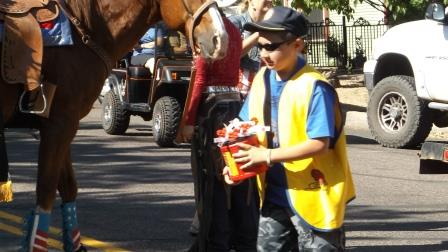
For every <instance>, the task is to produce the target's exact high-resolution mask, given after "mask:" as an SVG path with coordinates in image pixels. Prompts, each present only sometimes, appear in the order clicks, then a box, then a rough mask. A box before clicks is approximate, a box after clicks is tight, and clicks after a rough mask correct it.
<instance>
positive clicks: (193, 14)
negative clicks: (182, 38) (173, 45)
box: [182, 0, 218, 52]
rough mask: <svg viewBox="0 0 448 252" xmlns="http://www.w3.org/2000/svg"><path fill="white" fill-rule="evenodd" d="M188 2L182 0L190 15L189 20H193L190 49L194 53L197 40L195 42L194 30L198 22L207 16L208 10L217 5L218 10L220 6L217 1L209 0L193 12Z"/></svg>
mask: <svg viewBox="0 0 448 252" xmlns="http://www.w3.org/2000/svg"><path fill="white" fill-rule="evenodd" d="M187 1H188V0H182V3H183V5H184V8H185V10H186V11H187V13H188V19H191V20H192V25H191V26H190V29H188V31H187V33H188V39H189V42H190V47H191V49H192V50H193V52H196V47H195V46H194V45H195V40H194V28H195V27H196V25H197V24H198V21H199V20H200V19H201V17H202V16H203V15H204V14H205V12H207V11H208V9H209V8H210V7H211V6H212V5H215V7H216V8H218V4H217V3H216V1H215V0H207V1H205V2H204V3H202V5H201V7H199V8H198V9H197V10H196V11H193V10H192V9H191V8H190V6H188V4H187Z"/></svg>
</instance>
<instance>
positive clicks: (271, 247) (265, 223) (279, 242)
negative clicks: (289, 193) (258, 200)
mask: <svg viewBox="0 0 448 252" xmlns="http://www.w3.org/2000/svg"><path fill="white" fill-rule="evenodd" d="M293 234H294V226H293V224H292V223H291V220H290V218H289V215H288V212H287V211H286V210H285V209H284V208H282V207H279V206H275V205H272V204H269V203H265V205H264V206H263V208H262V210H261V215H260V222H259V227H258V240H257V251H259V252H265V251H266V252H275V251H285V252H286V251H292V250H293V247H294V246H293V244H292V242H291V236H292V235H293Z"/></svg>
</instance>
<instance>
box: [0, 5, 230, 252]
mask: <svg viewBox="0 0 448 252" xmlns="http://www.w3.org/2000/svg"><path fill="white" fill-rule="evenodd" d="M204 2H205V0H126V1H123V0H98V1H92V0H66V6H67V9H68V10H69V11H70V12H71V13H72V14H73V16H74V17H77V18H78V19H79V20H80V21H81V24H82V25H83V26H84V28H85V32H86V33H88V34H89V35H90V40H91V41H94V42H95V43H96V45H98V47H101V48H102V49H103V50H102V51H103V52H105V53H106V54H107V55H108V57H103V58H102V57H99V55H98V53H97V52H96V51H95V50H92V48H89V47H88V46H86V45H85V44H84V43H83V39H82V38H81V35H80V34H79V33H77V32H76V31H77V30H76V29H72V30H73V34H74V35H75V38H74V40H75V42H74V45H73V46H70V47H61V48H54V47H51V48H45V49H44V58H43V63H42V76H44V81H48V82H50V83H54V84H56V85H57V90H56V93H55V96H54V99H53V104H52V107H51V112H50V116H49V118H48V119H45V118H40V117H36V116H33V115H29V117H31V118H33V120H34V121H37V128H38V129H39V130H40V136H41V140H40V146H39V161H38V180H37V188H36V196H37V202H36V209H35V211H33V212H32V214H31V217H30V218H29V220H30V222H29V228H28V230H27V235H26V244H25V245H24V251H33V247H34V249H36V247H39V246H38V245H36V244H38V243H39V244H40V245H42V239H43V241H44V243H43V245H42V246H41V247H42V250H43V251H45V250H46V249H47V245H46V239H45V235H43V236H42V232H43V233H45V232H48V225H49V224H48V219H49V218H48V217H49V215H50V213H51V210H52V208H53V202H54V200H55V198H56V193H57V192H59V195H60V197H61V198H62V201H63V205H62V212H63V222H64V227H63V229H64V233H63V238H64V250H65V251H81V250H82V249H84V248H83V247H82V246H81V245H80V242H79V230H78V229H77V222H76V208H75V204H74V202H75V200H76V196H77V184H76V180H75V174H74V171H73V168H72V160H71V148H70V145H71V142H72V140H73V138H74V137H75V135H76V132H77V129H78V127H79V121H80V120H81V119H82V118H83V117H84V116H86V115H87V114H88V113H89V111H90V110H91V108H92V105H93V103H94V102H95V100H96V98H97V96H98V94H99V93H100V90H101V87H102V85H103V83H104V80H105V79H106V77H107V75H108V74H109V73H108V71H107V70H108V69H109V67H105V66H110V65H111V64H112V63H113V62H114V61H117V60H118V59H119V58H120V57H121V56H123V55H125V54H126V53H127V52H128V51H130V50H131V49H132V47H133V46H134V45H135V44H136V43H137V41H138V39H139V38H140V37H141V36H142V35H143V34H144V33H145V31H146V30H147V29H148V28H149V26H150V25H151V24H153V23H155V22H157V21H158V20H161V19H163V20H164V21H165V23H166V24H167V26H168V27H170V28H174V29H178V30H184V31H187V34H189V36H190V41H191V42H192V43H194V45H195V46H194V48H196V49H197V50H198V51H199V52H200V53H201V55H202V56H204V57H207V58H211V59H217V58H220V57H222V56H223V55H224V54H225V52H226V50H227V33H226V32H225V30H224V27H223V22H222V20H221V17H220V15H219V12H218V10H217V7H216V5H214V4H212V5H210V6H209V7H206V8H204V6H203V4H206V3H204ZM207 4H208V3H207ZM202 9H205V10H204V11H202V14H201V15H199V14H198V13H196V11H197V10H202ZM193 17H195V18H196V19H195V20H193ZM72 27H73V28H74V26H73V25H72ZM107 58H109V61H111V62H104V61H105V60H106V61H107ZM21 90H22V87H21V85H10V84H5V83H4V81H3V80H0V112H1V114H0V116H1V115H3V118H0V119H3V121H4V122H5V123H6V125H8V122H9V121H11V120H12V119H13V118H14V117H15V116H16V115H15V113H16V111H17V109H16V108H17V104H18V100H19V94H20V92H21ZM22 116H23V115H22ZM0 123H1V120H0ZM0 126H1V125H0ZM23 126H24V127H28V126H29V125H23ZM73 219H74V220H73ZM45 222H47V223H45ZM42 237H44V238H42ZM39 239H40V240H39ZM34 251H35V250H34ZM39 251H40V250H39Z"/></svg>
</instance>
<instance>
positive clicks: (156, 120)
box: [153, 114, 162, 135]
mask: <svg viewBox="0 0 448 252" xmlns="http://www.w3.org/2000/svg"><path fill="white" fill-rule="evenodd" d="M153 120H154V123H153V128H154V129H153V130H154V132H153V134H156V135H157V134H158V132H159V131H160V123H161V121H162V115H161V114H155V116H154V118H153Z"/></svg>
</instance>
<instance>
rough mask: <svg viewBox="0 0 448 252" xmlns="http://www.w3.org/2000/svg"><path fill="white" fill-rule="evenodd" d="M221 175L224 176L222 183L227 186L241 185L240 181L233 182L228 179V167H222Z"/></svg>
mask: <svg viewBox="0 0 448 252" xmlns="http://www.w3.org/2000/svg"><path fill="white" fill-rule="evenodd" d="M222 175H223V176H224V181H225V182H226V183H227V184H228V185H239V184H241V181H238V182H235V181H233V180H231V179H230V168H229V167H228V166H224V169H222Z"/></svg>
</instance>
